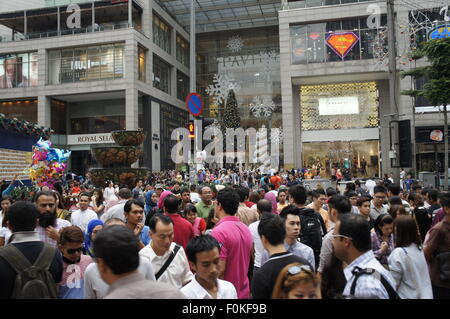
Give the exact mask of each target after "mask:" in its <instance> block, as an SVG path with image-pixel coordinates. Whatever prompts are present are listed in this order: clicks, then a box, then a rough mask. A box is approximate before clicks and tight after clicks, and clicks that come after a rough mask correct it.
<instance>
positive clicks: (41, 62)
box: [38, 49, 47, 87]
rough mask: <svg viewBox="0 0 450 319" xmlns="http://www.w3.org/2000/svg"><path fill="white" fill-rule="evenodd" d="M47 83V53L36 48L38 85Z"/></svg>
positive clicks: (41, 85) (42, 85)
mask: <svg viewBox="0 0 450 319" xmlns="http://www.w3.org/2000/svg"><path fill="white" fill-rule="evenodd" d="M46 84H47V53H46V50H45V49H39V50H38V86H40V87H44V86H45V85H46Z"/></svg>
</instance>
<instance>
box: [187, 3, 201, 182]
mask: <svg viewBox="0 0 450 319" xmlns="http://www.w3.org/2000/svg"><path fill="white" fill-rule="evenodd" d="M189 49H190V55H189V61H190V64H189V71H190V79H189V80H190V81H189V82H190V88H191V93H194V92H195V91H196V89H197V88H196V64H195V2H194V0H191V28H190V35H189ZM189 118H190V119H191V120H195V118H194V116H193V115H190V116H189ZM200 132H201V131H200ZM198 133H199V131H198V129H197V125H195V138H194V150H193V155H194V156H192V157H191V161H189V181H190V183H191V184H194V183H195V172H196V170H195V162H196V160H195V159H196V154H197V148H198V143H197V139H198V136H199V134H198Z"/></svg>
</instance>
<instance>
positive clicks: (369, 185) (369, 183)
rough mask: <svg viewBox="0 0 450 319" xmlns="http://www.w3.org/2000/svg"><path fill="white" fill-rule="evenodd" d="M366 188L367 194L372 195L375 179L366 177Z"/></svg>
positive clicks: (375, 184)
mask: <svg viewBox="0 0 450 319" xmlns="http://www.w3.org/2000/svg"><path fill="white" fill-rule="evenodd" d="M365 185H366V187H367V189H368V190H369V194H370V196H373V189H374V188H375V186H377V183H375V181H374V180H373V179H370V178H369V179H368V180H366V183H365Z"/></svg>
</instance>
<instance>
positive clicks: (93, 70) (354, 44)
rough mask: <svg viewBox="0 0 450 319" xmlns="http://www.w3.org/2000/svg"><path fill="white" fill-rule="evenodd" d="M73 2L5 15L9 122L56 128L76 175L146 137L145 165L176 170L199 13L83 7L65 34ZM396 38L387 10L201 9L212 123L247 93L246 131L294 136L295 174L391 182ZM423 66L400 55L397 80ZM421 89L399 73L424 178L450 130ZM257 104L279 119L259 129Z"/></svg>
mask: <svg viewBox="0 0 450 319" xmlns="http://www.w3.org/2000/svg"><path fill="white" fill-rule="evenodd" d="M402 1H403V0H402ZM69 2H70V1H68V0H65V1H63V0H60V1H56V0H51V1H48V0H47V1H45V6H44V4H43V5H42V7H40V8H39V9H29V10H20V11H14V12H7V13H5V12H3V13H0V25H2V26H3V27H2V28H0V35H1V36H2V41H0V79H1V76H2V75H3V74H4V70H5V67H6V64H8V63H9V64H12V63H14V64H15V65H16V70H17V72H18V74H19V73H20V74H21V75H17V77H16V81H12V82H11V81H4V82H2V83H0V87H1V89H0V113H4V114H6V115H7V116H9V117H17V118H19V119H26V120H28V121H30V122H35V123H38V124H39V125H44V126H48V127H51V128H52V129H53V130H54V131H55V133H54V134H53V136H52V141H53V143H54V144H56V145H58V146H60V147H64V148H69V149H71V150H72V160H71V161H72V162H71V168H72V170H73V171H74V172H76V173H83V172H84V171H85V169H86V168H88V167H90V166H92V165H95V161H94V160H93V159H92V158H91V156H90V152H89V150H90V148H91V147H92V146H100V145H102V144H105V145H111V143H114V142H113V141H112V139H111V138H110V134H109V133H110V132H111V131H113V130H118V129H128V130H133V129H137V128H143V129H144V130H145V131H146V132H147V139H146V141H145V142H144V156H143V158H142V159H141V160H140V161H139V163H138V164H136V165H139V166H145V167H149V168H151V169H152V170H154V171H159V170H163V169H170V168H174V167H175V164H174V163H173V162H172V161H171V158H170V154H171V153H170V152H171V148H172V146H173V145H174V143H175V141H171V140H170V137H171V132H172V131H173V129H175V128H177V127H187V122H188V120H189V114H188V112H187V109H186V106H185V98H186V96H187V94H188V93H189V75H190V70H189V41H188V40H189V33H188V31H189V5H190V2H189V1H187V0H159V1H150V0H145V1H144V0H139V1H137V0H134V1H72V2H78V3H79V5H80V7H81V21H80V22H81V25H80V27H79V28H71V27H70V25H69V26H68V25H67V23H66V22H67V19H68V18H69V16H70V13H67V12H66V11H67V5H68V3H69ZM413 2H415V1H414V0H408V1H407V3H408V4H409V5H396V6H395V11H396V20H397V26H398V27H397V28H396V31H397V48H398V51H399V55H402V54H403V53H404V52H406V49H405V48H407V46H409V45H410V44H411V43H412V42H411V40H410V39H408V38H407V37H405V35H404V32H403V31H404V30H403V29H402V27H401V26H402V24H407V22H405V21H409V20H410V19H411V10H412V8H413V7H412V6H411V5H410V4H411V3H413ZM374 4H376V5H378V7H379V8H380V19H379V24H378V25H377V26H376V27H373V26H372V25H371V24H370V23H369V25H368V16H369V15H370V13H368V11H367V8H368V5H374ZM439 4H440V1H427V2H426V3H424V2H422V3H421V4H420V6H419V7H420V8H424V7H427V8H435V9H434V11H432V10H431V11H430V10H425V11H424V12H425V13H424V14H421V15H420V17H422V19H429V20H430V21H435V20H439V19H441V18H442V16H439V9H440V8H439ZM427 15H428V16H429V17H428V16H427ZM424 16H427V17H426V18H423V17H424ZM442 19H443V18H442ZM69 20H70V18H69ZM369 20H371V19H369ZM375 21H376V20H375ZM385 26H386V4H385V2H384V1H363V0H359V1H357V0H314V1H290V2H288V1H284V0H261V1H252V0H242V1H222V0H219V1H212V0H211V1H203V2H202V4H201V7H198V6H197V10H196V52H197V56H196V82H197V92H198V93H199V94H201V95H202V97H203V100H204V105H205V107H204V111H203V115H204V116H205V117H218V118H219V119H220V118H221V117H222V116H223V114H222V113H223V106H222V105H221V103H220V99H219V101H218V99H217V93H218V91H217V84H218V83H217V81H216V80H218V79H220V81H219V83H220V85H221V87H222V91H221V93H223V86H228V85H230V84H231V85H232V86H233V87H234V88H235V93H236V99H237V102H238V106H239V117H240V124H241V127H243V128H244V129H245V128H249V127H253V128H256V129H258V128H260V127H261V126H262V125H265V126H266V127H272V128H282V130H283V135H282V141H283V143H282V144H281V145H280V147H281V164H282V166H284V167H285V168H292V167H309V168H316V167H320V168H321V172H322V174H323V175H325V174H328V173H329V172H330V171H331V169H332V168H335V169H337V168H341V169H343V168H347V169H349V171H350V172H352V173H353V174H354V175H356V176H360V175H361V174H362V175H371V176H375V175H380V174H384V173H389V172H390V171H391V166H390V163H391V160H390V158H389V150H390V149H391V144H390V133H389V132H390V129H389V126H390V121H391V120H392V116H391V115H392V113H393V110H395V108H394V107H393V106H391V105H390V99H389V93H390V92H389V81H388V74H389V73H388V67H387V58H386V56H385V55H383V52H384V48H385V47H386V43H387V42H386V39H385V38H383V35H384V34H385V33H384V31H383V30H385ZM424 32H425V33H424ZM342 37H343V38H344V40H345V41H346V42H347V44H346V45H344V46H342V43H339V39H341V41H342ZM424 39H426V31H422V32H418V33H417V34H415V39H414V41H423V40H424ZM374 43H378V44H379V45H374ZM413 64H414V62H411V61H409V60H408V59H405V58H404V57H403V58H401V57H400V58H399V59H398V63H397V68H398V70H399V71H401V70H407V69H408V68H410V67H411V66H413ZM417 65H420V64H419V63H418V64H417ZM421 85H423V81H415V82H414V81H411V79H410V78H405V79H401V77H400V75H399V76H398V79H397V83H396V90H395V97H396V99H395V100H396V104H397V107H398V113H399V115H400V116H399V120H411V139H412V144H413V146H414V145H415V150H416V153H417V154H416V165H417V170H418V171H423V170H428V171H434V169H435V163H436V159H437V160H440V161H441V162H443V157H444V154H443V143H442V142H441V143H439V142H435V141H432V140H431V139H430V138H429V133H430V132H431V131H433V130H436V129H440V130H442V129H443V121H442V119H441V117H442V116H440V114H439V113H438V112H437V110H436V109H435V108H433V107H431V106H429V105H428V104H429V103H427V102H426V101H424V100H420V99H417V100H413V99H412V98H410V97H407V96H402V95H401V94H400V92H401V91H402V90H408V89H411V88H412V87H420V86H421ZM214 87H215V89H214ZM219 91H220V90H219ZM225 93H226V92H225ZM255 105H256V106H258V105H260V106H261V105H262V106H264V107H266V108H268V109H269V110H270V112H271V116H269V117H267V116H262V117H258V116H257V114H255V113H254V112H252V109H251V108H252V107H253V106H255ZM394 127H395V125H393V128H394ZM411 156H413V154H411ZM413 162H414V161H413ZM411 167H413V165H411ZM405 168H407V167H405Z"/></svg>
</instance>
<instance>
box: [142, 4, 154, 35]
mask: <svg viewBox="0 0 450 319" xmlns="http://www.w3.org/2000/svg"><path fill="white" fill-rule="evenodd" d="M152 4H153V1H146V2H145V5H144V9H143V10H142V32H143V33H144V34H145V35H146V36H147V37H149V38H150V40H151V41H153V40H152V39H153V32H152V26H153V11H152Z"/></svg>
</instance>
